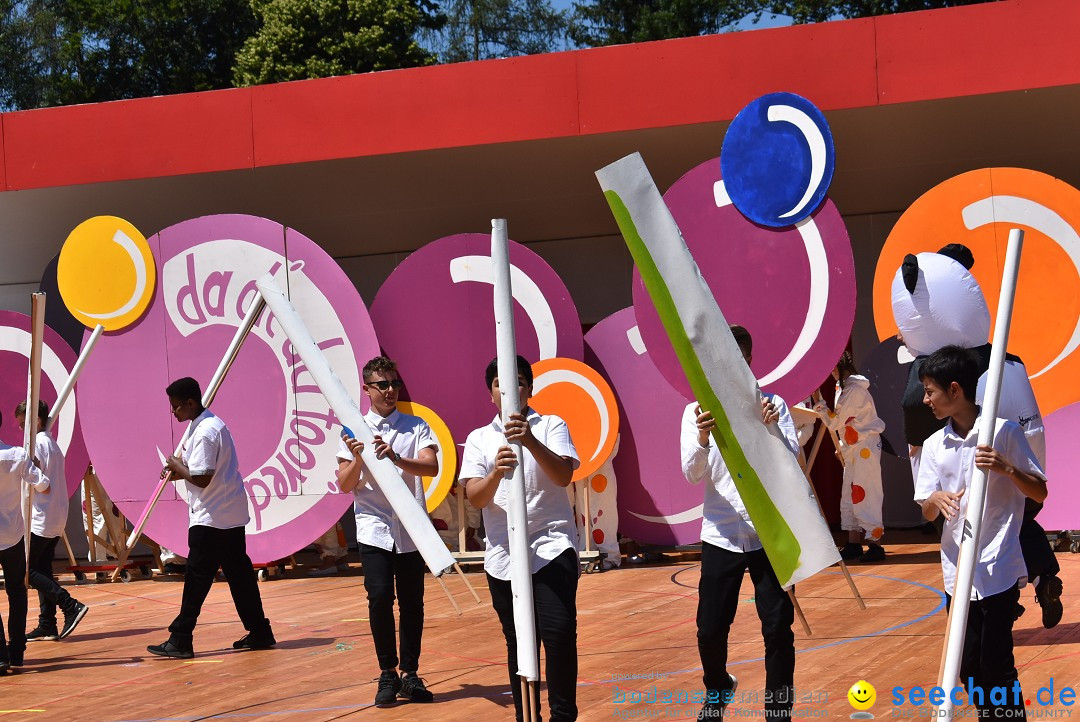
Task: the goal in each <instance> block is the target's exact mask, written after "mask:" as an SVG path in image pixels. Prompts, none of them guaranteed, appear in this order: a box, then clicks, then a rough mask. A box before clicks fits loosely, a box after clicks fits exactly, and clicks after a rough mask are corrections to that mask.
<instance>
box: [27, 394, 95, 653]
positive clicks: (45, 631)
mask: <svg viewBox="0 0 1080 722" xmlns="http://www.w3.org/2000/svg"><path fill="white" fill-rule="evenodd" d="M15 418H17V419H18V420H19V428H20V429H25V428H26V402H25V401H23V402H22V403H20V404H19V405H18V406H16V407H15ZM48 420H49V405H48V404H46V403H45V402H44V401H39V402H38V413H37V419H36V420H35V423H36V424H37V426H36V429H35V431H36V433H35V435H34V458H35V461H36V462H37V464H38V465H39V466H40V467H41V470H42V472H43V473H44V474H45V476H47V477H48V478H49V485H50V489H49V493H48V494H35V495H34V509H33V516H32V517H31V522H30V586H31V587H33V588H34V589H36V590H37V593H38V602H39V605H40V610H39V612H38V624H37V627H35V628H34V630H33V631H32V632H30V633H29V634H27V635H26V641H28V642H38V641H46V640H49V641H51V640H57V639H64V638H65V637H67V636H68V635H69V634H71V633H72V632H73V631H74V630H75V626H76V625H77V624H78V623H79V622H80V621H82V618H83V617H84V616H86V612H87V609H89V607H87V606H86V605H85V604H82V603H80V602H79V601H78V600H77V599H75V598H74V597H72V596H71V594H69V593H68V591H67V590H66V589H64V588H63V587H62V586H60V585H59V584H57V583H56V580H55V579H53V573H52V566H53V556H54V555H55V553H56V544H57V542H59V541H60V535H61V534H63V533H64V527H65V526H66V525H67V516H68V495H67V478H66V476H65V475H64V454H63V452H61V451H60V447H59V446H57V444H56V442H55V441H53V438H52V437H51V436H49V434H48V433H46V431H45V424H46V423H47V422H48ZM58 606H59V607H60V609H61V610H62V611H63V612H64V626H63V627H62V628H61V629H57V626H56V608H57V607H58Z"/></svg>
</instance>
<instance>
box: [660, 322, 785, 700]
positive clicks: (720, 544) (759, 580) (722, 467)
mask: <svg viewBox="0 0 1080 722" xmlns="http://www.w3.org/2000/svg"><path fill="white" fill-rule="evenodd" d="M731 333H732V335H733V336H734V337H735V341H736V343H738V344H739V349H740V350H741V351H742V355H743V359H744V360H745V361H746V363H747V365H749V364H750V360H751V358H752V355H751V354H752V351H753V339H752V338H751V337H750V333H749V332H748V331H747V330H746V329H745V328H743V327H742V326H737V325H732V326H731ZM761 403H762V421H763V422H764V423H765V424H778V426H779V428H780V431H781V432H782V433H783V436H784V440H785V442H786V443H787V446H788V449H789V450H790V451H791V453H792V454H794V455H798V453H799V442H798V438H797V435H796V433H795V422H794V421H793V420H792V418H791V413H790V412H789V411H788V408H787V404H785V403H784V400H783V399H782V398H780V397H779V396H776V395H769V394H766V395H764V396H763V398H762V400H761ZM715 426H716V422H715V420H714V419H713V417H712V414H711V413H709V412H708V411H702V410H701V407H700V406H698V404H697V402H691V403H690V404H689V405H687V407H686V409H685V410H684V411H683V418H682V431H681V434H680V447H681V451H682V470H683V475H684V476H685V477H686V480H687V481H689V482H690V483H691V484H698V483H701V482H702V481H707V484H706V486H705V510H704V517H703V519H702V521H701V580H700V581H699V582H698V608H697V627H698V631H697V639H698V654H699V656H700V657H701V667H702V671H703V675H702V678H703V681H704V683H705V690H706V695H707V698H706V702H705V704H704V706H703V707H702V709H701V711H700V712H699V714H698V719H720V718H722V717H723V715H724V708H725V707H726V706H727V704H728V702H730V701H731V699H732V696H733V695H734V693H735V689H736V686H737V681H736V679H735V676H734V675H732V674H729V673H728V671H727V658H728V633H729V632H730V630H731V623H732V622H733V621H734V620H735V612H736V611H737V610H738V606H739V589H740V588H741V587H742V582H743V575H744V574H745V572H746V570H747V569H748V568H749V570H750V579H751V581H752V582H753V583H754V602H755V606H756V607H757V613H758V617H759V618H760V619H761V634H762V637H763V639H764V641H765V715H766V717H768V718H770V719H774V718H779V719H789V718H790V717H791V708H792V705H793V702H794V678H795V635H794V633H793V632H792V631H791V625H792V623H793V622H794V621H795V608H794V606H793V605H792V603H791V598H790V597H789V596H788V595H787V592H785V591H784V589H783V588H782V587H781V586H780V581H779V579H777V577H776V572H774V571H773V568H772V564H770V563H769V558H768V557H767V556H766V555H765V550H764V549H763V548H762V546H761V539H760V538H759V537H758V534H757V530H756V529H755V528H754V524H753V522H751V521H750V516H749V515H748V514H747V513H746V507H745V506H744V505H743V501H742V497H740V496H739V492H738V489H736V488H735V483H734V481H733V480H732V478H731V473H730V472H729V471H728V468H727V465H726V464H725V463H724V459H723V457H722V456H721V455H720V451H719V449H717V448H716V445H715V444H712V443H711V441H710V439H711V432H712V430H713V428H714V427H715Z"/></svg>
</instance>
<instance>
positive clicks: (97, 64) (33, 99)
mask: <svg viewBox="0 0 1080 722" xmlns="http://www.w3.org/2000/svg"><path fill="white" fill-rule="evenodd" d="M254 29H255V16H254V14H253V13H252V11H251V6H250V4H249V0H2V1H0V104H2V105H3V106H4V107H8V108H20V109H21V108H38V107H45V106H52V105H66V104H71V103H89V102H97V101H104V100H119V99H124V98H136V97H143V96H148V95H164V94H168V93H182V92H189V91H196V90H210V89H214V88H225V87H229V85H231V80H232V66H233V62H234V57H235V54H236V51H237V49H238V48H239V47H240V45H241V44H242V43H243V41H244V39H245V38H247V37H248V36H249V35H250V34H251V33H252V32H253V31H254Z"/></svg>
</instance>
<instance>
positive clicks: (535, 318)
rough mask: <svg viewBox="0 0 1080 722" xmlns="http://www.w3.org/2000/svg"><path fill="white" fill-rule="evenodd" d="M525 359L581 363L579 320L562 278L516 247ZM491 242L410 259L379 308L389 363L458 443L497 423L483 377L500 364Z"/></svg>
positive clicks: (460, 244) (376, 314)
mask: <svg viewBox="0 0 1080 722" xmlns="http://www.w3.org/2000/svg"><path fill="white" fill-rule="evenodd" d="M510 265H511V283H512V285H513V293H514V301H515V304H514V329H515V333H516V336H517V348H518V353H519V354H521V355H522V356H524V357H525V358H526V359H528V360H529V362H530V363H536V362H537V361H539V360H541V359H546V358H555V357H557V356H559V357H563V358H571V359H574V360H575V361H580V360H581V354H582V344H583V341H582V335H581V322H580V321H579V320H578V314H577V308H576V307H575V306H574V302H573V301H572V300H571V298H570V293H569V292H568V291H567V290H566V286H565V285H564V284H563V282H562V280H561V279H560V278H559V276H558V275H557V274H556V273H555V271H553V270H552V269H551V267H550V266H548V265H547V263H546V262H545V261H544V260H543V259H542V258H540V256H538V255H536V254H535V253H533V252H532V251H530V250H529V249H528V248H526V247H524V246H522V245H521V244H519V243H514V242H511V243H510ZM493 293H494V289H493V287H492V270H491V236H489V235H487V234H482V233H462V234H458V235H454V236H447V237H446V238H440V239H439V240H437V241H434V242H432V243H429V244H428V245H426V246H424V247H423V248H421V249H419V250H418V251H416V252H414V253H413V254H411V255H410V256H409V257H408V258H406V259H405V260H404V261H403V262H402V263H401V264H400V265H399V266H398V267H397V268H396V269H394V272H393V273H391V274H390V277H389V278H387V279H386V282H385V283H383V285H382V287H381V288H380V289H379V293H378V294H377V295H376V296H375V302H374V303H373V304H372V305H371V320H372V322H373V323H374V324H375V330H376V331H377V332H378V335H379V341H380V342H381V343H382V347H383V349H384V350H385V351H386V354H387V356H389V357H390V358H392V359H394V360H395V361H397V363H398V371H399V372H400V374H401V378H402V379H403V380H404V381H405V390H406V391H407V392H408V397H409V398H410V399H413V400H415V401H419V402H420V403H422V404H424V405H425V406H429V407H431V408H433V409H438V412H439V415H440V416H442V418H443V420H444V421H445V422H446V425H447V426H448V427H450V433H451V435H452V436H453V437H454V438H455V439H464V438H465V437H467V436H468V435H469V432H471V431H472V430H473V429H476V428H479V427H480V426H483V425H485V424H487V423H489V422H490V421H491V419H492V418H494V416H495V412H496V409H495V406H494V405H493V404H492V403H491V394H490V393H489V392H488V390H487V389H485V388H484V369H485V368H486V367H487V365H488V363H489V362H490V361H491V359H493V358H494V357H495V311H494V307H493V300H494V297H493Z"/></svg>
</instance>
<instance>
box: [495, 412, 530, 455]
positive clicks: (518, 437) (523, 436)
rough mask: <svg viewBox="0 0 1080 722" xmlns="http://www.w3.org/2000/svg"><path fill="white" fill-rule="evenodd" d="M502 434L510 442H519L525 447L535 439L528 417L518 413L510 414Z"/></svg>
mask: <svg viewBox="0 0 1080 722" xmlns="http://www.w3.org/2000/svg"><path fill="white" fill-rule="evenodd" d="M503 434H504V435H505V436H506V440H507V441H509V442H510V443H517V444H521V445H522V446H525V447H528V446H529V444H531V443H532V441H533V440H534V439H535V437H534V436H533V433H532V427H531V426H529V421H528V419H526V418H525V417H524V416H522V415H521V414H520V413H513V414H510V420H509V421H507V422H506V430H505V431H504V432H503Z"/></svg>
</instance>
